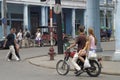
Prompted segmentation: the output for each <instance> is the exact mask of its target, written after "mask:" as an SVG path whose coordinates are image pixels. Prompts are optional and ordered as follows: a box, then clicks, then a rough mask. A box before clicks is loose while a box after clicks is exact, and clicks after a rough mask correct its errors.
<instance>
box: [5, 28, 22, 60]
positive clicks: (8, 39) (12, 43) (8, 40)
mask: <svg viewBox="0 0 120 80" xmlns="http://www.w3.org/2000/svg"><path fill="white" fill-rule="evenodd" d="M15 31H16V30H15V28H11V29H10V34H8V36H7V37H6V39H5V42H4V45H3V47H5V46H6V43H7V45H8V46H9V51H8V54H7V59H8V61H10V59H9V55H10V54H12V55H13V56H14V57H15V59H16V60H17V61H19V60H20V59H19V58H18V56H17V55H16V53H15V47H16V46H17V43H16V39H15V35H14V32H15Z"/></svg>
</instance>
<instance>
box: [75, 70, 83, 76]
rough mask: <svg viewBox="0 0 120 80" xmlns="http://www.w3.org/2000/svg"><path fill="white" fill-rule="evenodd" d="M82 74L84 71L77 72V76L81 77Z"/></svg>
mask: <svg viewBox="0 0 120 80" xmlns="http://www.w3.org/2000/svg"><path fill="white" fill-rule="evenodd" d="M81 73H83V71H82V70H79V71H77V73H76V75H75V76H79V75H80V74H81Z"/></svg>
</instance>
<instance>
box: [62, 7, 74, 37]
mask: <svg viewBox="0 0 120 80" xmlns="http://www.w3.org/2000/svg"><path fill="white" fill-rule="evenodd" d="M63 12H64V14H65V17H66V18H65V19H66V20H65V22H66V23H65V25H66V34H70V35H71V34H72V9H68V8H65V9H63Z"/></svg>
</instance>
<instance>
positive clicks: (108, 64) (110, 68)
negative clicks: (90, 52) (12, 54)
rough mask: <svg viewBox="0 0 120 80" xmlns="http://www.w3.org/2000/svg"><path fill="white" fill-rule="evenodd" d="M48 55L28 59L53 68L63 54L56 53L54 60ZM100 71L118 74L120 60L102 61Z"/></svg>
mask: <svg viewBox="0 0 120 80" xmlns="http://www.w3.org/2000/svg"><path fill="white" fill-rule="evenodd" d="M49 58H50V57H49V56H42V57H36V58H32V59H29V60H28V61H29V62H30V63H31V64H33V65H36V66H40V67H44V68H50V69H55V68H56V63H57V62H58V61H59V60H60V59H63V55H62V54H61V55H56V56H55V60H51V61H50V60H49ZM102 65H103V68H102V73H103V74H110V75H120V69H119V68H120V62H113V61H102ZM70 68H71V69H73V66H72V65H71V63H70Z"/></svg>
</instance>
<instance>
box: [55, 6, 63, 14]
mask: <svg viewBox="0 0 120 80" xmlns="http://www.w3.org/2000/svg"><path fill="white" fill-rule="evenodd" d="M61 10H62V8H61V5H60V4H55V6H54V13H55V14H60V13H61Z"/></svg>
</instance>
